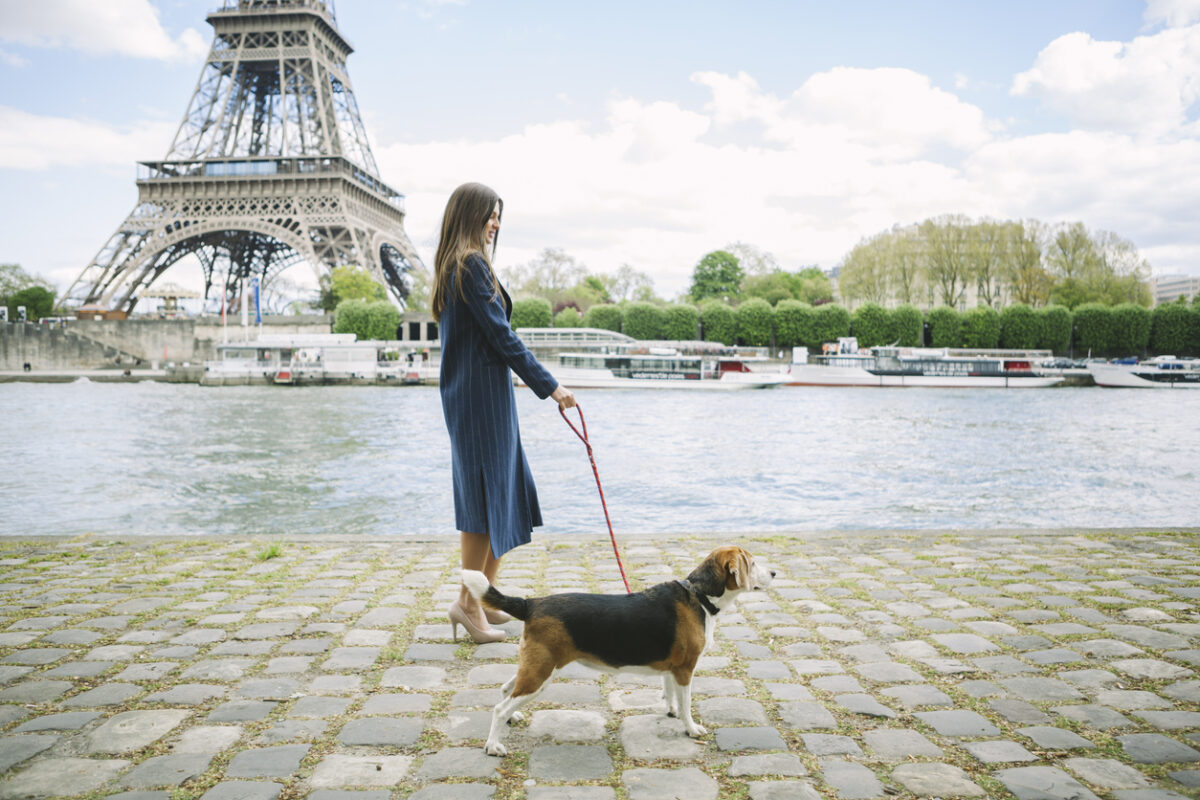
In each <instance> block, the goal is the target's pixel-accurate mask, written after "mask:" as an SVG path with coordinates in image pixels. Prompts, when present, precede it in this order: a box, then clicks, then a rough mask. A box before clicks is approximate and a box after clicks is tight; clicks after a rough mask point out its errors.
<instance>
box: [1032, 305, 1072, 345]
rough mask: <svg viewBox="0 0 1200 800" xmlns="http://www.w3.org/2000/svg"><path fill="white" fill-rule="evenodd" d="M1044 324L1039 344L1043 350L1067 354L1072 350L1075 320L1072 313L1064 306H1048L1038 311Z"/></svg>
mask: <svg viewBox="0 0 1200 800" xmlns="http://www.w3.org/2000/svg"><path fill="white" fill-rule="evenodd" d="M1037 315H1038V318H1039V319H1040V320H1041V322H1042V337H1043V338H1042V339H1041V341H1039V342H1038V348H1039V349H1041V350H1050V351H1051V352H1054V353H1066V352H1068V351H1069V350H1070V349H1071V330H1072V328H1073V327H1074V320H1073V319H1072V317H1071V311H1070V310H1069V309H1067V308H1064V307H1063V306H1046V307H1045V308H1039V309H1038V311H1037Z"/></svg>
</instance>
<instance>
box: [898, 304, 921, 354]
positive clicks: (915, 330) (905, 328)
mask: <svg viewBox="0 0 1200 800" xmlns="http://www.w3.org/2000/svg"><path fill="white" fill-rule="evenodd" d="M891 331H892V339H893V340H894V341H896V342H897V343H898V344H899V345H900V346H901V347H921V346H922V345H924V344H925V320H924V318H923V317H922V316H921V312H920V311H918V310H917V308H916V307H915V306H910V305H907V304H906V305H902V306H900V307H899V308H897V309H895V310H894V311H892V326H891Z"/></svg>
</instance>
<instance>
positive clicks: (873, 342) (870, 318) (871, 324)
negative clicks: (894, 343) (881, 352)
mask: <svg viewBox="0 0 1200 800" xmlns="http://www.w3.org/2000/svg"><path fill="white" fill-rule="evenodd" d="M890 317H891V315H890V314H888V312H887V309H886V308H884V307H883V306H881V305H877V304H875V303H866V304H864V305H861V306H859V307H858V308H856V309H854V313H853V314H852V315H850V333H851V334H853V335H854V338H856V339H858V344H859V346H860V347H876V346H877V345H881V344H890V342H891V339H892V332H891V327H892V324H891V323H892V321H891V319H890Z"/></svg>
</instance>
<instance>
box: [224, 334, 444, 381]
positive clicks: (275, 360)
mask: <svg viewBox="0 0 1200 800" xmlns="http://www.w3.org/2000/svg"><path fill="white" fill-rule="evenodd" d="M396 350H397V348H396V347H395V346H394V345H393V343H391V342H382V341H361V342H360V341H357V339H356V337H355V335H354V334H353V333H331V334H308V335H286V334H284V335H273V336H272V335H268V336H262V337H260V338H259V339H257V340H255V341H252V342H240V343H229V344H221V345H217V354H218V356H219V357H218V358H217V359H216V360H213V361H206V362H205V363H204V374H203V375H202V376H201V378H200V383H201V385H204V386H244V385H248V384H290V385H293V386H304V385H313V384H339V383H340V384H355V385H359V384H364V385H366V384H380V385H387V384H394V385H401V384H417V383H436V382H437V368H436V367H434V366H431V365H429V364H427V363H426V362H425V361H424V359H423V358H422V357H421V356H420V354H413V356H412V357H411V360H409V359H405V360H401V359H399V358H395V359H394V360H390V359H389V358H388V353H389V352H391V353H392V354H393V355H395V356H398V355H399V353H398V352H396Z"/></svg>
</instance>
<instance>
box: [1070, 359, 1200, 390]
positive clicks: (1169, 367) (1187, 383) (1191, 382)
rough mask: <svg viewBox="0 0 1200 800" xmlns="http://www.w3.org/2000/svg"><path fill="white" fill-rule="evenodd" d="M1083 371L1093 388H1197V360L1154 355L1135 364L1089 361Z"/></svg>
mask: <svg viewBox="0 0 1200 800" xmlns="http://www.w3.org/2000/svg"><path fill="white" fill-rule="evenodd" d="M1087 369H1088V372H1090V373H1091V375H1092V380H1094V381H1095V382H1096V385H1097V386H1109V387H1122V388H1129V389H1200V358H1176V357H1175V356H1156V357H1154V358H1151V359H1148V360H1146V361H1142V362H1140V363H1137V364H1121V363H1111V364H1103V363H1098V362H1093V363H1090V364H1088V365H1087Z"/></svg>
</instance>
